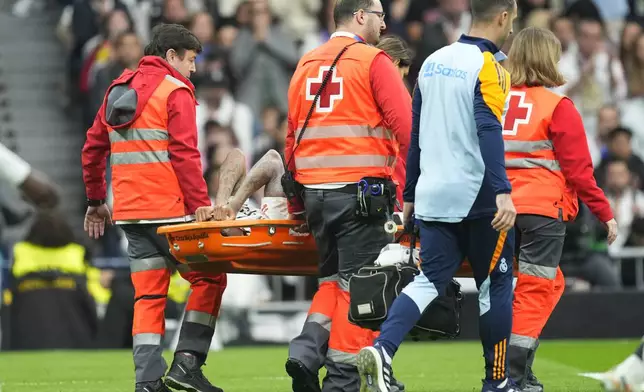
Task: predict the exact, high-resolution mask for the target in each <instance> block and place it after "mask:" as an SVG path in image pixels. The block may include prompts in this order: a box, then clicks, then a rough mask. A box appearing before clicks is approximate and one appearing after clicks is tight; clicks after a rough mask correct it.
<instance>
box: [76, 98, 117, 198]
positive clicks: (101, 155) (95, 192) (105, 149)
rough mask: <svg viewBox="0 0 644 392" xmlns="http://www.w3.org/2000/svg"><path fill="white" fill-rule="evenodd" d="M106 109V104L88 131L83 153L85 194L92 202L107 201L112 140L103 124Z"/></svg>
mask: <svg viewBox="0 0 644 392" xmlns="http://www.w3.org/2000/svg"><path fill="white" fill-rule="evenodd" d="M104 108H105V103H103V105H102V106H101V108H100V109H99V111H98V113H97V114H96V117H95V118H94V123H93V124H92V126H91V127H90V128H89V129H88V130H87V135H86V140H85V145H84V146H83V150H82V153H81V160H82V165H83V181H84V182H85V192H86V194H87V198H88V199H90V200H105V199H106V198H107V183H106V182H105V166H106V165H107V156H108V155H109V153H110V138H109V134H108V132H107V128H106V127H105V125H104V124H103V118H102V116H103V114H102V113H104Z"/></svg>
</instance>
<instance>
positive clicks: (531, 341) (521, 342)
mask: <svg viewBox="0 0 644 392" xmlns="http://www.w3.org/2000/svg"><path fill="white" fill-rule="evenodd" d="M510 346H515V347H521V348H527V349H528V350H532V349H533V348H536V347H537V339H535V338H531V337H530V336H523V335H516V334H511V335H510Z"/></svg>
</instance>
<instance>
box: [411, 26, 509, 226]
mask: <svg viewBox="0 0 644 392" xmlns="http://www.w3.org/2000/svg"><path fill="white" fill-rule="evenodd" d="M499 56H502V54H501V53H500V52H499V50H498V48H497V47H496V46H495V45H494V44H493V43H492V42H490V41H488V40H485V39H482V38H475V37H468V36H465V35H464V36H461V38H460V39H459V40H458V41H457V42H456V43H454V44H452V45H449V46H447V47H444V48H442V49H440V50H438V51H436V52H435V53H434V54H432V55H431V56H429V57H428V58H427V59H426V60H425V62H424V63H423V66H422V68H421V72H420V74H419V77H418V85H417V88H416V89H415V91H414V97H413V103H412V113H413V120H412V137H411V144H410V147H409V154H408V158H407V183H406V185H405V192H404V196H403V199H404V201H406V202H414V203H415V214H416V218H417V219H422V220H427V221H441V222H460V221H461V220H463V219H467V218H477V217H482V216H488V215H493V214H494V213H495V212H496V195H498V194H501V193H510V192H511V186H510V182H509V181H508V178H507V175H506V172H505V156H504V148H503V136H502V126H501V120H502V115H503V112H504V108H505V103H506V100H507V96H508V92H509V90H510V75H509V73H508V72H507V71H506V70H505V69H503V67H501V65H500V64H499V63H498V62H497V58H498V57H499Z"/></svg>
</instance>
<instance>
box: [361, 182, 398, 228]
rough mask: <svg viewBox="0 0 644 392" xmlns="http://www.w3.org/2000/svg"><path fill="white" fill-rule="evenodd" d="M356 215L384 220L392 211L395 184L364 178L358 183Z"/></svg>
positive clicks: (394, 198) (394, 200) (394, 199)
mask: <svg viewBox="0 0 644 392" xmlns="http://www.w3.org/2000/svg"><path fill="white" fill-rule="evenodd" d="M357 192H358V194H357V205H356V215H358V216H361V217H363V218H372V219H385V218H388V217H389V215H390V214H391V213H392V212H393V211H394V206H395V203H396V184H394V182H393V181H390V180H386V179H383V178H374V177H364V178H362V179H361V180H360V181H359V182H358V190H357Z"/></svg>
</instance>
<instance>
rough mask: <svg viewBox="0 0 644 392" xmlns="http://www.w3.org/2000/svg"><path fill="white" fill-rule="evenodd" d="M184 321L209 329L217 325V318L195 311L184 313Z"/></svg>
mask: <svg viewBox="0 0 644 392" xmlns="http://www.w3.org/2000/svg"><path fill="white" fill-rule="evenodd" d="M185 321H186V322H188V323H195V324H201V325H205V326H208V327H210V328H213V329H214V328H215V324H217V317H215V316H213V315H211V314H208V313H205V312H198V311H196V310H189V311H187V312H186V318H185Z"/></svg>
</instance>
